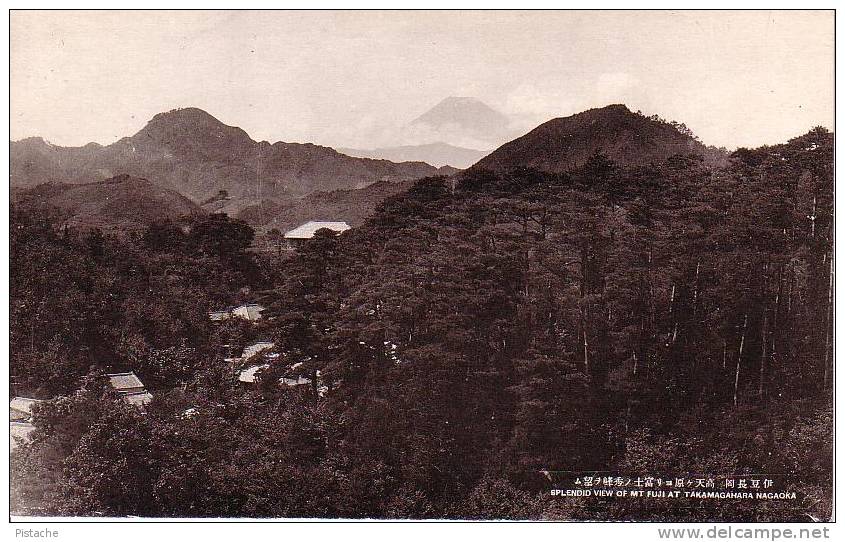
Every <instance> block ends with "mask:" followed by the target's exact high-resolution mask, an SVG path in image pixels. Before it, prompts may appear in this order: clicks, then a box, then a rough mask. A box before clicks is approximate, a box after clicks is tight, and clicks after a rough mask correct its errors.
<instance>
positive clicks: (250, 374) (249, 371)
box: [238, 363, 270, 384]
mask: <svg viewBox="0 0 845 542" xmlns="http://www.w3.org/2000/svg"><path fill="white" fill-rule="evenodd" d="M268 367H270V364H269V363H262V364H261V365H253V366H252V367H247V368H246V369H244V370H243V371H241V372H240V373H238V381H239V382H244V383H245V384H254V383H255V376H256V374H257V373H258V372H259V371H263V370H264V369H267V368H268Z"/></svg>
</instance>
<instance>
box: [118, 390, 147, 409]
mask: <svg viewBox="0 0 845 542" xmlns="http://www.w3.org/2000/svg"><path fill="white" fill-rule="evenodd" d="M123 400H124V401H126V402H127V403H129V404H130V405H135V406H144V405H146V404H147V403H149V402H150V401H152V400H153V395H152V394H151V393H150V392H148V391H137V392H134V393H127V394H125V395H124V396H123Z"/></svg>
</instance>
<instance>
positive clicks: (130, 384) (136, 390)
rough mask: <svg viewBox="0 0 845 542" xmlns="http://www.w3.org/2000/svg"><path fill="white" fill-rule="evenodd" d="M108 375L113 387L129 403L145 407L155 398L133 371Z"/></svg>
mask: <svg viewBox="0 0 845 542" xmlns="http://www.w3.org/2000/svg"><path fill="white" fill-rule="evenodd" d="M106 377H107V378H108V379H109V384H110V385H111V387H112V389H114V390H115V391H116V392H117V393H118V394H119V395H120V396H121V398H122V399H123V401H124V402H126V403H127V404H130V405H134V406H138V407H143V406H144V405H146V404H147V403H149V402H150V401H152V400H153V396H152V394H151V393H149V392H148V391H147V389H146V387H145V386H144V383H143V382H141V379H140V378H138V376H137V375H136V374H135V373H133V372H132V371H129V372H128V373H112V374H108V375H106Z"/></svg>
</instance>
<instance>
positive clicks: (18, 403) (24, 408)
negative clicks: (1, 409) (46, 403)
mask: <svg viewBox="0 0 845 542" xmlns="http://www.w3.org/2000/svg"><path fill="white" fill-rule="evenodd" d="M40 402H41V399H30V398H29V397H13V398H12V400H11V401H9V408H12V409H15V410H17V411H19V412H25V413H26V414H32V405H34V404H35V403H40Z"/></svg>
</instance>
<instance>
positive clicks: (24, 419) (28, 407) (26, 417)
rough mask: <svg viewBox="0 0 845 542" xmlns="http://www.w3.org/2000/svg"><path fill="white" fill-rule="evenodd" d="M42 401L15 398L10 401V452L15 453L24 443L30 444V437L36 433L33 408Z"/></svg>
mask: <svg viewBox="0 0 845 542" xmlns="http://www.w3.org/2000/svg"><path fill="white" fill-rule="evenodd" d="M40 402H41V400H40V399H30V398H29V397H13V398H12V400H11V401H9V437H10V441H9V444H10V447H9V451H13V450H14V449H15V448H17V447H18V446H19V445H20V444H21V443H23V442H29V435H30V433H32V432H33V431H35V426H34V425H32V407H33V406H34V405H35V404H36V403H40Z"/></svg>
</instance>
